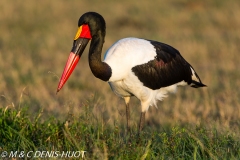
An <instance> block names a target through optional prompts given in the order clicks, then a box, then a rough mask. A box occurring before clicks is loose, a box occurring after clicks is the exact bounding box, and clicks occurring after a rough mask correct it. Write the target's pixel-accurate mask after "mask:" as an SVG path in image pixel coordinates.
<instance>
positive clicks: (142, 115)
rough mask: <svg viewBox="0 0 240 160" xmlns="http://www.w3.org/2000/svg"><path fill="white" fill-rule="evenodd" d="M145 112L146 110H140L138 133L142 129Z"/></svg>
mask: <svg viewBox="0 0 240 160" xmlns="http://www.w3.org/2000/svg"><path fill="white" fill-rule="evenodd" d="M145 114H146V112H141V116H140V122H139V128H138V133H140V132H141V131H142V129H143V126H144V122H145Z"/></svg>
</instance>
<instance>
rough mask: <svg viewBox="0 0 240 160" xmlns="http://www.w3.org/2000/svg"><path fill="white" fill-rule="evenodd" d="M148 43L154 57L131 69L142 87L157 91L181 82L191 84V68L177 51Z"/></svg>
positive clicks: (165, 45) (161, 44)
mask: <svg viewBox="0 0 240 160" xmlns="http://www.w3.org/2000/svg"><path fill="white" fill-rule="evenodd" d="M149 42H150V43H151V44H152V45H153V46H154V47H155V49H156V57H155V58H154V60H151V61H149V62H148V63H145V64H141V65H137V66H135V67H133V68H132V71H133V72H134V74H135V75H136V76H137V77H138V79H139V80H140V81H141V82H142V83H143V84H144V86H146V87H149V88H151V89H159V88H161V87H166V86H170V85H173V84H175V83H178V82H181V81H183V80H184V81H185V82H187V83H188V84H190V83H191V82H192V78H191V77H192V71H191V68H190V67H191V66H190V64H189V63H188V62H187V61H186V60H185V59H184V58H183V57H182V56H181V55H180V53H179V52H178V50H176V49H175V48H173V47H171V46H169V45H167V44H164V43H161V42H156V41H150V40H149Z"/></svg>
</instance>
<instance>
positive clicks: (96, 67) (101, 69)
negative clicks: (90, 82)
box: [88, 35, 112, 81]
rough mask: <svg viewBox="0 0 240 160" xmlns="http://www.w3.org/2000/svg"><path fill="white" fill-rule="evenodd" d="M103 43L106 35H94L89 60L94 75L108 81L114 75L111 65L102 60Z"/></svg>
mask: <svg viewBox="0 0 240 160" xmlns="http://www.w3.org/2000/svg"><path fill="white" fill-rule="evenodd" d="M103 43H104V36H102V35H98V36H94V37H92V41H91V45H90V49H89V56H88V60H89V66H90V68H91V71H92V73H93V75H94V76H95V77H97V78H99V79H101V80H103V81H108V80H109V79H110V77H111V75H112V71H111V68H110V66H109V65H108V64H107V63H105V62H102V60H101V53H102V47H103Z"/></svg>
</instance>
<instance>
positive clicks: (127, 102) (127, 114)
mask: <svg viewBox="0 0 240 160" xmlns="http://www.w3.org/2000/svg"><path fill="white" fill-rule="evenodd" d="M124 101H125V103H126V118H127V131H130V126H129V121H130V109H129V101H130V97H124Z"/></svg>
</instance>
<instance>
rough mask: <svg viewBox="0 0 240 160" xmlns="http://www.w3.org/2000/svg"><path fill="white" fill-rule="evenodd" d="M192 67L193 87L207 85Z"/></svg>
mask: <svg viewBox="0 0 240 160" xmlns="http://www.w3.org/2000/svg"><path fill="white" fill-rule="evenodd" d="M190 68H191V71H192V83H191V84H190V86H191V87H193V88H198V87H206V85H205V84H203V83H202V81H201V79H200V78H199V76H198V75H197V73H196V72H195V71H194V69H193V68H192V67H190Z"/></svg>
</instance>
